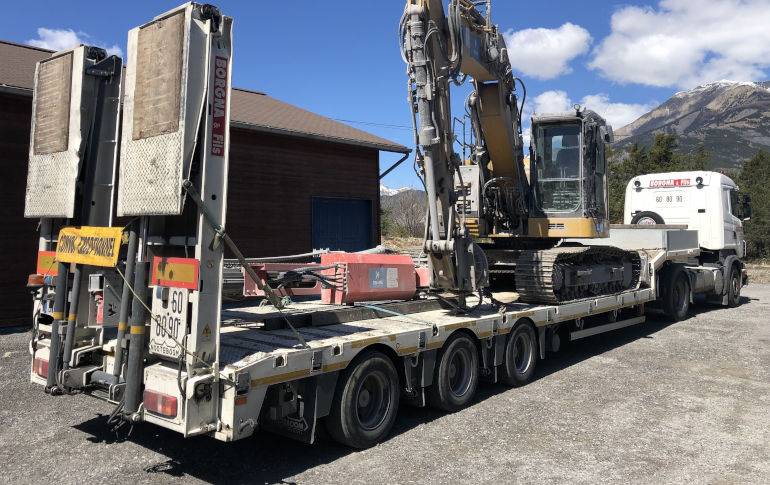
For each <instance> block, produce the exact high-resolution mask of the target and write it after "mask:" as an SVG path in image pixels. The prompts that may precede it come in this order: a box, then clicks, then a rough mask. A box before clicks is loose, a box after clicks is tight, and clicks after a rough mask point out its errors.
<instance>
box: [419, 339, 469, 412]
mask: <svg viewBox="0 0 770 485" xmlns="http://www.w3.org/2000/svg"><path fill="white" fill-rule="evenodd" d="M478 383H479V356H478V353H477V352H476V345H475V344H474V342H473V340H471V338H470V337H468V336H467V335H465V334H463V333H455V334H454V335H452V336H451V337H449V339H448V340H447V342H446V343H445V344H444V346H443V347H442V349H441V352H440V354H439V356H438V363H437V365H436V369H435V371H434V375H433V385H432V386H430V387H429V388H428V390H427V391H428V392H427V398H428V404H430V405H431V406H433V407H435V408H439V409H443V410H444V411H456V410H458V409H462V408H463V407H465V406H466V405H467V404H468V403H469V402H470V401H471V399H473V395H474V394H475V393H476V387H477V386H478Z"/></svg>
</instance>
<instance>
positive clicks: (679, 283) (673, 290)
mask: <svg viewBox="0 0 770 485" xmlns="http://www.w3.org/2000/svg"><path fill="white" fill-rule="evenodd" d="M664 310H665V312H666V316H668V318H669V319H670V320H671V321H674V322H678V321H680V320H684V319H685V318H686V317H687V312H688V311H690V281H689V280H688V279H687V275H686V274H685V273H684V272H683V271H676V272H674V273H673V274H672V275H671V279H670V280H669V283H668V285H666V296H665V300H664Z"/></svg>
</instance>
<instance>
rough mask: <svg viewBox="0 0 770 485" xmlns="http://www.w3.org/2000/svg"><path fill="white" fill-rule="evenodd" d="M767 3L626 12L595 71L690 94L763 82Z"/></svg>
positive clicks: (669, 2) (669, 3) (767, 63)
mask: <svg viewBox="0 0 770 485" xmlns="http://www.w3.org/2000/svg"><path fill="white" fill-rule="evenodd" d="M768 25H770V2H768V1H767V0H698V1H694V0H661V1H660V2H659V4H658V6H657V8H652V7H645V8H641V7H634V6H630V7H624V8H622V9H620V10H618V11H617V12H615V13H614V14H613V15H612V20H611V27H612V31H611V33H610V35H609V36H608V37H607V38H605V39H604V40H602V42H601V43H600V44H599V45H598V46H597V47H596V48H595V49H594V51H593V59H592V60H591V62H590V63H589V67H590V68H592V69H596V70H598V71H600V72H601V74H602V75H603V76H605V77H607V78H608V79H611V80H613V81H617V82H621V83H638V84H645V85H650V86H661V87H663V86H665V87H668V86H678V87H680V88H682V89H690V88H692V87H695V86H697V85H699V84H705V83H709V82H712V81H716V80H719V79H734V80H738V81H751V80H760V79H763V78H765V77H766V74H765V72H764V69H766V68H768V67H770V29H768V28H767V26H768Z"/></svg>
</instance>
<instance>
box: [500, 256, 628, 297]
mask: <svg viewBox="0 0 770 485" xmlns="http://www.w3.org/2000/svg"><path fill="white" fill-rule="evenodd" d="M640 269H641V266H640V260H639V255H638V254H637V253H635V252H631V251H624V250H622V249H618V248H615V247H611V246H568V247H557V248H552V249H547V250H542V251H524V252H522V253H521V254H520V256H519V258H518V259H517V261H516V270H515V271H516V273H515V274H516V291H517V292H518V293H519V301H522V302H527V303H551V304H562V303H568V302H572V301H578V300H583V299H586V298H594V297H597V296H605V295H611V294H614V293H619V292H621V291H626V290H629V289H632V288H635V287H636V286H637V284H638V283H639V275H640Z"/></svg>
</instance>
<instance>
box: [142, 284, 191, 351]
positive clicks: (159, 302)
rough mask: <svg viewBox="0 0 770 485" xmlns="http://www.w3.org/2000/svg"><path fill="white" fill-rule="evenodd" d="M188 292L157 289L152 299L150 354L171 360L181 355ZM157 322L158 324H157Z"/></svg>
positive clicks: (178, 289)
mask: <svg viewBox="0 0 770 485" xmlns="http://www.w3.org/2000/svg"><path fill="white" fill-rule="evenodd" d="M188 293H189V290H186V289H182V288H163V287H157V288H155V291H154V293H153V297H152V313H153V315H155V317H156V318H157V320H156V319H155V318H153V319H152V323H151V324H150V352H151V353H153V354H157V355H162V356H164V357H169V358H172V359H178V358H179V356H180V355H182V348H181V347H180V346H179V345H177V343H176V342H181V341H182V339H183V338H184V333H185V329H186V328H187V297H188ZM158 320H159V321H160V323H158Z"/></svg>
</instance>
